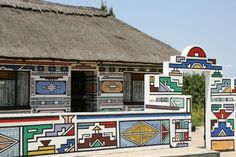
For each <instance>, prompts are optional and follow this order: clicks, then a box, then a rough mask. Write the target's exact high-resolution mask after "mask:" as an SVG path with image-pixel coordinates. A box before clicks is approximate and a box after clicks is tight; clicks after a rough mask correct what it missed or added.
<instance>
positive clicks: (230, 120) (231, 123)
mask: <svg viewBox="0 0 236 157" xmlns="http://www.w3.org/2000/svg"><path fill="white" fill-rule="evenodd" d="M227 122H228V123H229V124H230V125H231V126H232V129H233V130H234V119H227Z"/></svg>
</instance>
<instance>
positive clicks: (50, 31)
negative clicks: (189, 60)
mask: <svg viewBox="0 0 236 157" xmlns="http://www.w3.org/2000/svg"><path fill="white" fill-rule="evenodd" d="M177 53H178V51H177V50H175V49H174V48H172V47H170V46H169V45H167V44H165V43H163V42H161V41H159V40H156V39H153V38H151V37H150V36H148V35H146V34H144V33H143V32H141V31H139V30H137V29H135V28H133V27H131V26H129V25H127V24H126V23H124V22H122V21H120V20H118V19H116V18H115V17H113V16H110V15H109V14H107V13H105V12H102V11H100V10H99V9H96V8H91V7H75V6H67V5H61V4H55V3H49V2H45V1H41V0H0V57H10V58H30V59H62V60H79V61H123V62H142V63H162V62H163V61H164V60H169V56H170V55H176V54H177Z"/></svg>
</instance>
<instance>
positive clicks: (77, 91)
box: [71, 71, 86, 112]
mask: <svg viewBox="0 0 236 157" xmlns="http://www.w3.org/2000/svg"><path fill="white" fill-rule="evenodd" d="M85 93H86V92H85V72H80V71H72V72H71V112H85V111H86V103H85Z"/></svg>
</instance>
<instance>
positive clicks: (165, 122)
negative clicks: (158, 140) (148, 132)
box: [162, 120, 170, 144]
mask: <svg viewBox="0 0 236 157" xmlns="http://www.w3.org/2000/svg"><path fill="white" fill-rule="evenodd" d="M162 124H164V125H165V126H166V128H167V129H168V131H169V135H168V136H166V138H165V140H164V141H163V142H162V144H170V121H169V120H163V121H162Z"/></svg>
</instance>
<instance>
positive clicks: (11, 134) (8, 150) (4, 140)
mask: <svg viewBox="0 0 236 157" xmlns="http://www.w3.org/2000/svg"><path fill="white" fill-rule="evenodd" d="M19 151H20V128H19V127H6V128H0V156H2V157H5V156H6V157H8V156H19V155H20V152H19Z"/></svg>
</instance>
